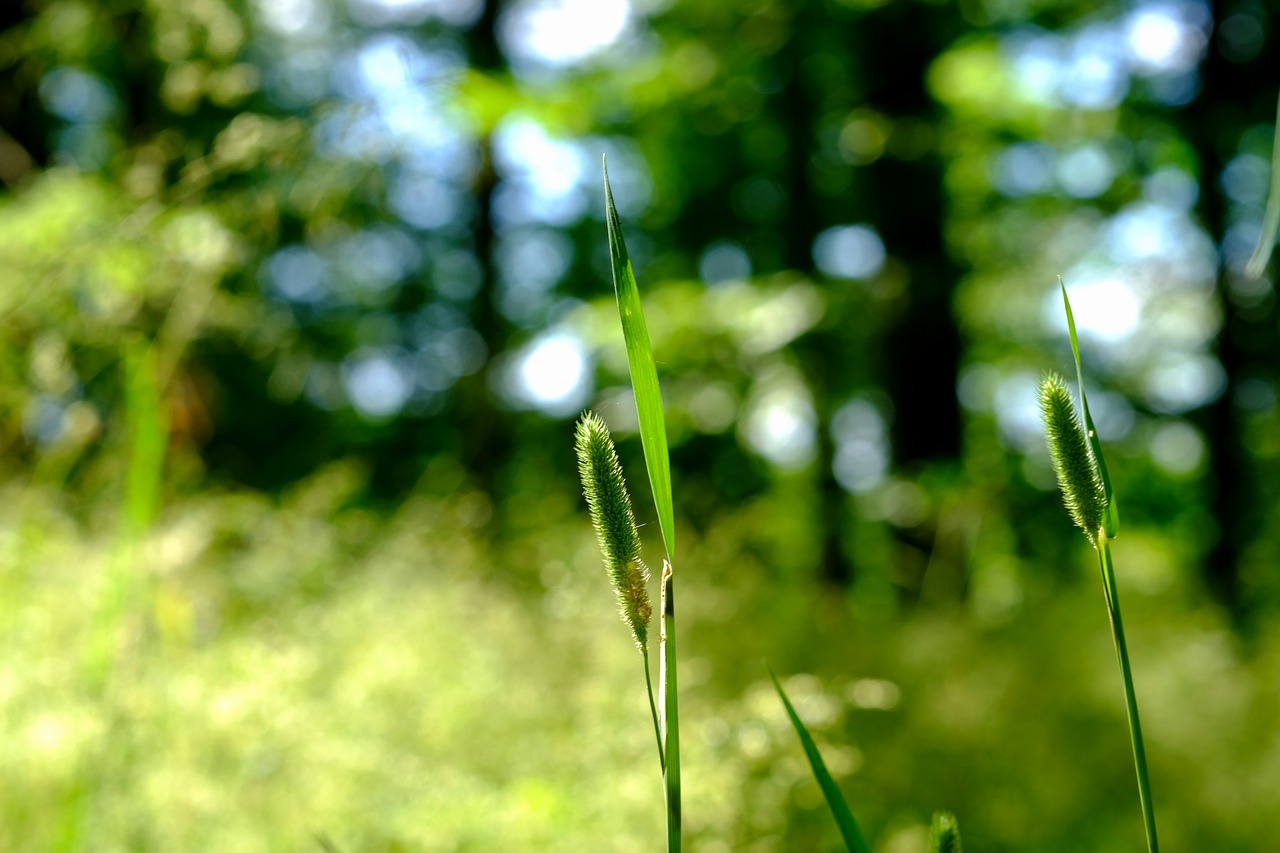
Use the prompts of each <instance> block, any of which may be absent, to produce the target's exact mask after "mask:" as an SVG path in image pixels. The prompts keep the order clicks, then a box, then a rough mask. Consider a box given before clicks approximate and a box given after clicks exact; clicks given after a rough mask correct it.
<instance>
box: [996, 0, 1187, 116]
mask: <svg viewBox="0 0 1280 853" xmlns="http://www.w3.org/2000/svg"><path fill="white" fill-rule="evenodd" d="M1210 21H1211V19H1210V16H1209V14H1208V9H1207V7H1206V6H1205V5H1204V4H1203V3H1201V2H1197V0H1185V2H1153V3H1140V4H1138V5H1137V6H1136V7H1135V8H1134V9H1133V10H1132V11H1131V12H1130V13H1129V14H1128V15H1126V16H1124V17H1123V18H1121V19H1117V20H1111V21H1094V22H1092V23H1088V24H1086V25H1084V26H1083V27H1081V28H1079V29H1078V30H1076V31H1075V32H1068V33H1064V34H1055V33H1048V32H1045V31H1044V30H1040V29H1035V28H1028V29H1024V30H1021V31H1018V32H1015V33H1012V34H1010V35H1009V36H1007V37H1006V38H1005V40H1004V43H1003V47H1004V50H1005V52H1006V55H1008V56H1009V59H1010V62H1011V64H1012V66H1013V76H1014V79H1015V80H1017V85H1018V86H1019V88H1020V90H1021V92H1022V96H1023V97H1024V98H1026V99H1027V100H1029V101H1031V102H1033V103H1039V104H1045V105H1048V106H1052V105H1055V104H1059V103H1061V104H1067V105H1070V106H1077V107H1084V108H1086V109H1099V110H1100V109H1110V108H1112V107H1115V106H1117V105H1118V104H1119V103H1120V102H1121V101H1122V100H1124V98H1125V96H1126V95H1127V94H1128V91H1129V84H1130V79H1129V78H1130V75H1131V74H1137V75H1139V76H1143V77H1151V78H1153V81H1154V85H1153V86H1152V94H1153V96H1155V97H1156V99H1157V100H1160V101H1162V102H1165V103H1185V102H1186V101H1187V100H1189V99H1190V98H1191V97H1194V95H1195V93H1196V91H1198V83H1197V82H1196V79H1195V73H1194V72H1195V70H1196V68H1197V66H1198V65H1199V63H1200V62H1201V61H1202V60H1203V58H1204V54H1205V50H1206V47H1207V45H1208V33H1209V29H1210Z"/></svg>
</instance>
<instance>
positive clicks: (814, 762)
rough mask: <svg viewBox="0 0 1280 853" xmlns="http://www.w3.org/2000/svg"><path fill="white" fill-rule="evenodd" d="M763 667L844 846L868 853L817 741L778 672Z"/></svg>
mask: <svg viewBox="0 0 1280 853" xmlns="http://www.w3.org/2000/svg"><path fill="white" fill-rule="evenodd" d="M764 668H765V669H767V670H769V678H770V679H772V681H773V689H774V690H777V691H778V698H779V699H781V700H782V705H783V707H785V708H786V709H787V716H788V717H790V718H791V725H792V726H794V727H795V730H796V734H797V735H799V736H800V745H801V746H803V747H804V753H805V755H806V756H807V757H808V758H809V766H810V767H811V768H813V777H814V778H815V779H817V780H818V785H819V787H821V788H822V794H823V796H825V797H826V798H827V808H829V809H830V810H831V816H832V817H834V818H835V820H836V826H838V827H840V834H841V835H842V836H844V844H845V847H847V848H849V851H850V853H871V845H870V844H868V843H867V839H866V836H864V835H863V834H862V830H861V829H860V828H859V827H858V822H857V821H856V820H854V818H853V812H852V811H850V809H849V803H848V802H846V801H845V798H844V794H842V793H840V788H839V787H838V786H837V785H836V780H835V779H832V778H831V774H830V773H829V772H828V771H827V765H826V762H824V761H823V760H822V754H821V753H820V752H818V745H817V744H815V743H814V742H813V738H812V737H811V736H810V735H809V730H808V729H807V728H805V725H804V723H803V722H801V720H800V716H799V715H798V714H797V713H796V709H795V708H794V707H792V705H791V700H790V699H788V698H787V693H786V691H785V690H783V689H782V685H781V684H779V683H778V676H776V675H774V674H773V670H772V669H771V668H770V667H769V664H767V663H766V664H765V665H764Z"/></svg>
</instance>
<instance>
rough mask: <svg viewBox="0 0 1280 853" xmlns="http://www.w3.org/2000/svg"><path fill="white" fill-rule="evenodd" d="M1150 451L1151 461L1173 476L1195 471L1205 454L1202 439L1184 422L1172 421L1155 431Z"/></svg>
mask: <svg viewBox="0 0 1280 853" xmlns="http://www.w3.org/2000/svg"><path fill="white" fill-rule="evenodd" d="M1150 449H1151V459H1152V461H1154V462H1155V463H1156V464H1157V465H1159V466H1160V467H1161V468H1163V469H1164V470H1166V471H1168V472H1169V473H1170V474H1175V475H1186V474H1190V473H1192V472H1193V471H1195V470H1196V469H1197V468H1199V467H1200V463H1201V462H1203V461H1204V458H1205V454H1206V447H1205V441H1204V437H1203V436H1201V435H1200V431H1199V430H1197V429H1196V428H1195V427H1193V426H1192V425H1191V424H1189V423H1187V422H1186V421H1174V422H1172V423H1168V424H1165V425H1164V426H1162V427H1160V428H1159V429H1158V430H1156V432H1155V435H1153V436H1152V437H1151V445H1150Z"/></svg>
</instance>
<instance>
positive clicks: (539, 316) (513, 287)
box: [494, 228, 573, 326]
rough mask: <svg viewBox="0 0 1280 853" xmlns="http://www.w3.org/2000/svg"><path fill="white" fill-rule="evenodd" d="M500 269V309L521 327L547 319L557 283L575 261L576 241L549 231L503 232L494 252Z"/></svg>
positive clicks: (537, 229)
mask: <svg viewBox="0 0 1280 853" xmlns="http://www.w3.org/2000/svg"><path fill="white" fill-rule="evenodd" d="M494 256H495V257H494V260H495V262H496V264H497V267H498V283H499V291H498V296H497V305H498V310H499V311H501V312H502V314H503V316H505V317H506V318H507V319H509V320H511V321H512V322H514V323H517V324H519V325H522V326H533V325H537V324H538V323H540V322H542V321H544V320H545V314H546V312H547V310H548V309H549V308H550V307H551V306H552V303H553V294H554V290H555V287H556V284H557V283H559V281H560V279H561V278H563V277H564V274H565V273H566V272H568V270H569V264H570V263H571V262H572V261H573V241H572V240H570V239H569V238H568V237H566V236H565V235H564V234H562V233H561V232H559V231H553V230H551V229H547V228H520V229H513V230H509V231H504V232H502V233H501V234H500V235H499V237H498V241H497V246H496V247H495V250H494Z"/></svg>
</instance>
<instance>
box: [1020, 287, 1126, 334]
mask: <svg viewBox="0 0 1280 853" xmlns="http://www.w3.org/2000/svg"><path fill="white" fill-rule="evenodd" d="M1067 295H1068V296H1070V297H1071V310H1072V313H1073V314H1074V315H1075V318H1076V330H1077V331H1078V332H1079V333H1080V334H1081V335H1082V336H1083V335H1093V336H1094V337H1096V338H1100V339H1101V340H1103V341H1104V342H1106V343H1119V342H1121V341H1123V340H1125V339H1126V338H1128V337H1129V336H1130V335H1132V334H1133V333H1134V332H1135V331H1137V329H1138V322H1139V320H1141V317H1142V302H1141V301H1140V300H1139V299H1138V295H1137V293H1136V292H1135V291H1134V289H1133V286H1132V285H1131V284H1129V283H1128V282H1126V281H1124V280H1123V279H1121V278H1119V277H1118V276H1116V277H1110V276H1105V275H1104V277H1099V278H1084V279H1083V280H1077V281H1075V282H1073V283H1071V284H1068V285H1067ZM1042 314H1043V316H1044V320H1045V323H1046V325H1048V326H1049V327H1050V328H1054V329H1057V328H1058V327H1059V326H1064V325H1065V323H1066V320H1065V319H1064V317H1063V313H1062V296H1061V294H1060V292H1059V291H1058V290H1056V289H1054V290H1050V291H1049V292H1048V293H1047V294H1046V295H1045V299H1044V303H1043V307H1042Z"/></svg>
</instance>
